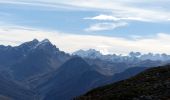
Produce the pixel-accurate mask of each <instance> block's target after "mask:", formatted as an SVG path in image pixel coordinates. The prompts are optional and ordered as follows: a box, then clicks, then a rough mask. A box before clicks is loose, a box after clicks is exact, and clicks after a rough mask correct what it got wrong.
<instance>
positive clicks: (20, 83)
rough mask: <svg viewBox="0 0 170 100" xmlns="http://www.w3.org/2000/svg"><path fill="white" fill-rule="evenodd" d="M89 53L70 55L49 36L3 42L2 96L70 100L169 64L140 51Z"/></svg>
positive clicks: (0, 62) (0, 53)
mask: <svg viewBox="0 0 170 100" xmlns="http://www.w3.org/2000/svg"><path fill="white" fill-rule="evenodd" d="M88 52H93V53H90V54H87V55H86V54H85V52H84V51H83V53H82V52H80V51H78V53H73V54H68V53H65V52H64V51H61V50H59V48H57V47H56V46H55V45H53V44H52V43H51V42H50V41H49V40H48V39H45V40H42V41H38V40H37V39H34V40H32V41H29V42H25V43H23V44H21V45H19V46H14V47H12V46H4V45H0V81H1V82H0V88H1V89H0V98H7V99H9V100H10V99H12V100H56V99H57V100H70V99H72V98H74V97H77V96H80V95H82V94H84V93H86V92H87V91H89V90H91V89H93V88H96V87H99V86H103V85H106V84H110V83H113V82H117V81H120V80H124V79H127V78H129V77H132V76H134V75H136V74H138V73H140V72H142V71H144V70H146V69H148V68H150V67H155V66H159V65H164V64H167V63H168V60H169V59H166V60H154V59H139V54H138V56H132V55H137V53H135V54H133V53H131V56H126V57H125V56H119V58H118V59H116V58H114V59H111V58H113V57H114V56H116V57H118V56H117V55H103V54H101V53H100V52H98V51H96V50H90V51H88ZM82 55H86V56H82ZM96 55H98V56H96ZM164 56H165V55H164ZM167 56H168V55H167ZM122 59H123V60H122ZM1 76H2V77H1ZM7 85H8V86H7Z"/></svg>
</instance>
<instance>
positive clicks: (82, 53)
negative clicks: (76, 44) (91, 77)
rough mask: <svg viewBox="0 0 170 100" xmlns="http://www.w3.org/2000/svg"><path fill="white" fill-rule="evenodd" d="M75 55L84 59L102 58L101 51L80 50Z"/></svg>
mask: <svg viewBox="0 0 170 100" xmlns="http://www.w3.org/2000/svg"><path fill="white" fill-rule="evenodd" d="M73 55H78V56H80V57H83V58H99V57H101V56H102V54H101V53H100V51H96V50H95V49H89V50H78V51H76V52H74V53H73Z"/></svg>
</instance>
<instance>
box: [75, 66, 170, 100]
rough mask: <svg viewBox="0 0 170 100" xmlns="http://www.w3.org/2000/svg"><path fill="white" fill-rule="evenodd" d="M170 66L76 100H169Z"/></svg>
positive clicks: (149, 70) (150, 70)
mask: <svg viewBox="0 0 170 100" xmlns="http://www.w3.org/2000/svg"><path fill="white" fill-rule="evenodd" d="M169 99H170V65H167V66H161V67H156V68H151V69H148V70H146V71H144V72H142V73H140V74H138V75H137V76H135V77H132V78H130V79H127V80H124V81H120V82H117V83H114V84H111V85H107V86H104V87H100V88H97V89H94V90H92V91H90V92H88V93H87V94H85V95H84V96H81V97H79V98H77V99H76V100H169Z"/></svg>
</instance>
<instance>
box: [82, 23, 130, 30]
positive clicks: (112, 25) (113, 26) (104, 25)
mask: <svg viewBox="0 0 170 100" xmlns="http://www.w3.org/2000/svg"><path fill="white" fill-rule="evenodd" d="M126 25H128V24H127V23H125V22H116V23H97V24H94V25H91V26H90V27H89V28H87V29H85V31H88V32H91V31H104V30H113V29H116V28H120V27H123V26H126Z"/></svg>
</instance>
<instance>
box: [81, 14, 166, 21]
mask: <svg viewBox="0 0 170 100" xmlns="http://www.w3.org/2000/svg"><path fill="white" fill-rule="evenodd" d="M84 19H89V20H99V21H128V20H132V21H150V20H147V19H143V18H140V17H115V16H114V15H105V14H100V15H97V16H94V17H86V18H84ZM168 20H169V19H168Z"/></svg>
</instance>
